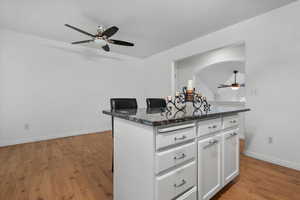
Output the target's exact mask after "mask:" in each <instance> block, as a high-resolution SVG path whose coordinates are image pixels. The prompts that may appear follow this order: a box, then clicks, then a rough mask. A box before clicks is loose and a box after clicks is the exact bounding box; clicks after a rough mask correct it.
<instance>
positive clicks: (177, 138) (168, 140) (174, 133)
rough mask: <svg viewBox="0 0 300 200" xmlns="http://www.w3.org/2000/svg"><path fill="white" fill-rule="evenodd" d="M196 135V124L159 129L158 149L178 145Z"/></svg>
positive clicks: (157, 137)
mask: <svg viewBox="0 0 300 200" xmlns="http://www.w3.org/2000/svg"><path fill="white" fill-rule="evenodd" d="M195 137H196V128H195V124H187V125H181V126H176V127H170V128H164V129H159V130H158V134H157V136H156V150H159V149H162V148H166V147H170V146H172V145H178V144H181V143H184V142H187V141H189V140H193V139H194V138H195Z"/></svg>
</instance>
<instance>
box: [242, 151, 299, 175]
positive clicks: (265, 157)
mask: <svg viewBox="0 0 300 200" xmlns="http://www.w3.org/2000/svg"><path fill="white" fill-rule="evenodd" d="M244 154H245V155H246V156H249V157H252V158H255V159H258V160H263V161H266V162H269V163H273V164H275V165H280V166H283V167H287V168H291V169H295V170H299V171H300V163H296V162H290V161H286V160H281V159H278V158H275V157H272V156H268V155H263V154H258V153H255V152H250V151H245V152H244Z"/></svg>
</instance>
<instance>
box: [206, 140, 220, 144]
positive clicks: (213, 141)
mask: <svg viewBox="0 0 300 200" xmlns="http://www.w3.org/2000/svg"><path fill="white" fill-rule="evenodd" d="M218 142H219V141H218V140H211V141H209V142H208V143H209V144H217V143H218Z"/></svg>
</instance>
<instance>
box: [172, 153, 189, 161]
mask: <svg viewBox="0 0 300 200" xmlns="http://www.w3.org/2000/svg"><path fill="white" fill-rule="evenodd" d="M185 157H186V155H185V154H184V153H183V154H181V156H179V157H177V156H175V157H174V160H181V159H184V158H185Z"/></svg>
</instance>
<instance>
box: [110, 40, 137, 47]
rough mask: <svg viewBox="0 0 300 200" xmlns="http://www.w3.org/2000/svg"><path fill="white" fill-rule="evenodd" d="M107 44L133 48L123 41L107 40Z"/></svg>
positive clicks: (130, 44) (131, 44)
mask: <svg viewBox="0 0 300 200" xmlns="http://www.w3.org/2000/svg"><path fill="white" fill-rule="evenodd" d="M108 42H109V43H111V44H117V45H122V46H131V47H132V46H134V44H133V43H131V42H125V41H122V40H108Z"/></svg>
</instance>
